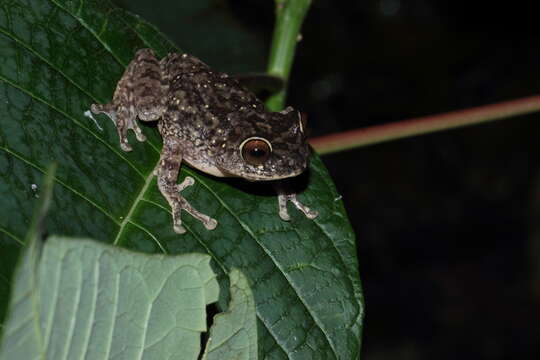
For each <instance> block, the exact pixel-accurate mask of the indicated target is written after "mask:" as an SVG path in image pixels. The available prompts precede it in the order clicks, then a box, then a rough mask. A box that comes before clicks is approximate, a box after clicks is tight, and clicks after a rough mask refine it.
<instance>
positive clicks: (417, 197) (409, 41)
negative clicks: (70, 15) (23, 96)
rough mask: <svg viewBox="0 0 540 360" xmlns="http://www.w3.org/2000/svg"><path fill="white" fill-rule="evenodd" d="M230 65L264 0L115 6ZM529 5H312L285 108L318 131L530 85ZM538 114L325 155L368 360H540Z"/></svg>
mask: <svg viewBox="0 0 540 360" xmlns="http://www.w3.org/2000/svg"><path fill="white" fill-rule="evenodd" d="M118 2H119V3H120V5H122V6H124V7H125V8H128V9H129V10H131V11H133V12H135V13H138V14H140V15H141V16H143V17H144V18H146V19H147V20H149V21H151V22H153V23H154V24H156V26H157V27H158V28H159V29H160V30H162V31H163V32H165V33H166V34H168V35H169V36H170V37H171V39H172V40H173V41H175V42H176V43H177V44H178V45H179V46H180V47H181V48H183V49H184V50H186V51H188V52H191V53H193V54H195V55H197V56H199V57H201V58H202V59H203V60H204V61H206V62H207V63H209V64H211V65H212V66H214V67H216V68H218V69H220V70H222V71H227V72H231V73H240V72H248V71H264V69H265V66H266V64H265V61H266V58H267V51H268V45H269V43H270V40H271V32H272V26H273V2H272V1H270V0H249V1H248V0H234V1H224V0H223V1H219V0H215V1H212V0H204V1H186V0H184V1H165V0H154V1H151V2H148V1H142V0H138V1H127V0H125V1H118ZM533 5H534V4H532V3H531V4H528V3H527V2H515V3H509V2H500V3H497V2H483V1H476V2H472V1H444V0H431V1H427V0H408V1H404V0H365V1H354V2H353V1H350V2H348V1H335V0H334V1H332V0H314V1H313V4H312V8H311V10H310V13H309V15H308V17H307V19H306V22H305V25H304V28H303V40H302V41H301V42H300V44H299V47H298V52H297V57H296V62H295V65H294V68H293V72H292V78H291V83H290V86H289V89H290V94H289V103H290V104H291V105H293V106H295V107H297V108H299V109H302V110H303V111H305V112H307V113H308V114H309V124H310V127H311V130H312V134H313V136H319V135H323V134H329V133H337V132H340V131H344V130H348V129H356V128H362V127H366V126H370V125H376V124H382V123H388V122H394V121H399V120H401V119H406V118H410V117H416V116H423V115H432V114H436V113H441V112H446V111H451V110H457V109H464V108H468V107H473V106H478V105H484V104H490V103H495V102H498V101H503V100H510V99H515V98H519V97H523V96H528V95H533V94H537V93H539V90H540V71H539V68H540V50H539V49H540V31H539V29H538V28H539V26H540V25H539V21H538V13H537V11H536V10H535V7H534V6H533ZM538 117H539V115H537V114H534V115H529V116H521V117H515V118H511V119H506V120H502V121H498V122H493V123H488V124H484V125H479V126H475V127H470V128H463V129H458V130H452V131H447V132H443V133H438V134H432V135H424V136H419V137H414V138H410V139H405V140H399V141H394V142H390V143H385V144H379V145H374V146H370V147H364V148H360V149H357V150H351V151H347V152H341V153H337V154H333V155H326V156H323V160H324V162H325V164H326V165H327V166H328V168H329V170H330V172H331V174H332V176H333V178H334V181H335V182H336V185H337V188H338V190H339V191H340V193H341V194H342V195H343V200H344V202H345V205H346V207H347V210H348V214H349V217H350V220H351V223H352V224H353V227H354V229H355V232H356V235H357V244H358V256H359V261H360V273H361V277H362V280H363V285H364V293H365V299H366V306H367V308H366V318H365V325H364V337H363V341H364V345H363V350H362V354H363V355H362V358H363V359H364V360H381V359H396V360H397V359H400V360H401V359H477V360H483V359H486V360H487V359H493V360H495V359H497V360H498V359H518V358H519V359H539V358H540V344H539V337H540V256H539V255H540V227H539V226H538V225H537V223H538V220H537V219H538V218H539V217H540V171H539V170H540V141H538V138H539V134H540V123H539V122H538V120H539V119H538Z"/></svg>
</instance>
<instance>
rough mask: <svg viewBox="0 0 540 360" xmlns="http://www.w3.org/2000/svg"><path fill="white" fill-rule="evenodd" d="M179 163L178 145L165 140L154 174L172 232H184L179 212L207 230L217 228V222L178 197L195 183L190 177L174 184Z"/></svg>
mask: <svg viewBox="0 0 540 360" xmlns="http://www.w3.org/2000/svg"><path fill="white" fill-rule="evenodd" d="M181 162H182V154H181V150H180V144H179V143H178V142H177V141H176V140H169V141H167V140H165V141H164V143H163V149H162V151H161V157H160V159H159V163H158V165H157V171H156V173H157V177H158V179H157V183H158V187H159V190H160V191H161V194H162V195H163V196H164V197H165V199H167V201H168V202H169V205H170V206H171V211H172V217H173V228H174V231H175V232H176V233H178V234H183V233H185V232H186V229H185V228H184V227H183V226H182V220H181V219H180V211H181V210H185V211H187V212H188V213H189V214H191V216H193V217H194V218H196V219H197V220H199V221H200V222H202V223H203V225H204V226H205V227H206V228H207V229H208V230H213V229H215V228H216V226H217V221H216V220H214V219H212V218H211V217H209V216H207V215H204V214H202V213H200V212H199V211H197V210H196V209H194V208H193V207H192V206H191V205H190V204H189V202H188V201H187V200H186V199H185V198H184V197H183V196H182V195H180V191H182V190H183V189H185V188H186V187H188V186H191V185H193V184H194V182H195V181H194V180H193V178H192V177H191V176H186V178H185V179H184V181H183V182H182V183H181V184H177V183H176V181H177V179H178V173H179V170H180V164H181Z"/></svg>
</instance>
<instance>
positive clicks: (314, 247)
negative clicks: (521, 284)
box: [0, 0, 363, 359]
mask: <svg viewBox="0 0 540 360" xmlns="http://www.w3.org/2000/svg"><path fill="white" fill-rule="evenodd" d="M216 36H218V32H216ZM144 47H152V48H154V49H155V50H156V52H157V53H158V54H159V55H160V56H163V55H165V54H166V53H167V52H169V51H178V49H177V48H176V47H175V46H174V45H173V44H172V43H171V42H170V41H168V40H167V39H166V38H165V37H163V36H162V35H161V34H160V33H159V32H158V31H157V30H156V29H155V28H154V27H153V26H152V25H149V24H148V23H146V22H144V21H142V20H141V19H140V18H138V17H137V16H134V15H132V14H130V13H126V12H124V11H122V10H120V9H118V8H115V7H114V6H112V5H111V4H110V3H109V2H108V1H104V0H88V1H69V0H54V1H46V0H37V1H35V0H26V1H23V0H0V113H2V114H3V117H2V118H1V119H0V264H1V265H0V271H1V272H0V295H2V294H4V295H5V294H6V292H7V289H8V286H9V284H8V282H7V281H8V280H7V279H9V278H10V276H11V273H12V271H13V264H14V259H15V258H16V256H17V253H18V252H19V250H20V248H21V245H22V243H23V240H22V239H23V237H24V233H25V231H26V229H27V228H28V224H29V221H30V217H31V214H32V208H33V205H34V203H35V201H36V199H37V197H38V196H39V195H40V191H41V189H40V188H39V186H37V185H36V184H39V182H40V178H41V177H42V174H43V172H44V169H45V168H46V167H47V166H48V164H49V163H51V162H52V161H56V162H58V164H59V167H58V172H57V174H56V177H55V182H56V184H57V186H56V188H55V193H54V196H53V199H52V208H51V212H50V215H49V216H48V218H47V229H48V231H49V232H50V233H57V234H62V235H66V236H76V237H91V238H96V239H100V240H101V241H104V242H108V243H112V244H114V245H118V246H121V247H126V248H130V249H136V250H139V251H144V252H149V253H163V254H179V253H185V252H204V253H207V254H209V255H210V256H211V257H212V258H213V260H214V261H213V264H214V265H215V267H216V270H217V271H218V273H219V274H221V275H223V274H225V273H228V272H229V271H230V269H232V268H233V267H236V268H239V269H241V270H242V272H243V273H244V274H246V276H248V278H249V282H250V284H251V286H252V289H253V292H254V296H255V303H256V306H257V317H258V332H259V336H260V339H262V340H261V341H260V343H259V353H260V354H262V355H264V356H266V357H268V358H269V359H284V358H291V359H305V358H309V359H338V358H339V359H351V358H356V357H357V356H358V353H359V349H360V333H361V318H362V316H363V307H362V298H361V296H362V295H361V289H360V280H359V277H358V264H357V259H356V248H355V244H354V235H353V233H352V230H351V227H350V224H349V223H348V220H347V217H346V214H345V212H344V209H343V204H342V202H341V201H340V200H339V195H338V194H337V193H336V190H335V187H334V185H333V183H332V181H331V180H330V178H329V175H328V173H327V171H326V169H325V168H324V166H323V165H322V163H321V161H320V159H319V158H318V157H317V156H316V155H314V156H313V157H312V162H311V166H310V171H309V174H305V175H304V176H302V177H300V179H298V181H299V183H305V186H306V189H305V191H304V192H303V193H302V194H301V195H300V199H301V200H302V201H303V202H304V203H306V204H307V205H309V206H310V207H311V208H314V209H316V210H318V211H319V213H320V215H319V217H318V218H317V219H315V220H314V221H312V220H308V219H306V218H305V217H304V216H303V215H302V214H300V213H298V211H296V209H293V208H290V209H289V210H290V213H291V215H292V219H291V222H284V221H282V220H281V219H280V218H279V216H278V215H277V199H276V197H275V196H274V195H273V193H272V191H271V189H269V188H268V186H267V185H265V184H247V183H246V182H243V181H239V180H238V181H237V180H221V179H217V178H212V177H210V176H206V175H204V174H201V173H200V172H197V171H195V170H192V169H189V168H188V167H186V166H184V167H183V168H182V171H181V175H180V181H181V180H182V179H183V178H184V177H185V176H186V175H188V174H189V175H190V176H193V177H194V178H195V180H196V184H195V186H192V187H190V188H188V189H186V190H185V191H184V192H183V194H184V195H185V196H186V198H188V199H189V201H190V202H191V203H192V204H193V206H194V207H195V208H197V209H199V210H201V211H203V212H204V213H206V214H208V215H210V216H212V217H213V218H215V219H217V220H218V221H219V225H218V227H217V229H216V230H214V231H207V230H206V229H204V227H203V226H202V225H201V224H200V223H198V222H197V221H196V220H194V219H193V218H191V217H190V216H189V215H187V214H184V215H183V221H184V225H185V226H186V228H187V230H188V233H187V234H184V235H177V234H175V233H174V232H173V231H172V225H171V215H170V209H169V206H168V204H167V202H166V201H165V200H164V199H163V197H162V196H161V194H160V193H159V191H158V189H157V186H156V182H155V177H154V176H153V175H152V170H153V168H154V167H155V165H156V162H157V160H158V158H159V151H160V148H161V139H160V137H159V134H158V133H157V131H156V128H155V126H154V125H153V124H142V127H143V131H144V132H145V134H146V135H147V137H148V141H147V142H145V143H138V142H137V141H136V140H135V138H134V137H133V136H132V135H130V138H129V139H130V143H131V144H132V145H133V148H134V151H133V152H131V153H125V152H122V150H121V149H120V147H119V144H118V138H117V135H116V130H115V129H114V126H113V124H112V123H111V122H110V121H109V120H108V119H107V118H106V117H104V116H96V117H95V119H92V118H90V117H88V116H87V115H85V114H88V112H87V111H88V110H89V108H90V104H92V103H96V102H99V103H106V102H108V101H110V99H111V97H112V93H113V90H114V87H115V85H116V82H117V81H118V79H119V78H120V76H121V74H122V72H123V69H124V67H125V66H126V65H127V64H128V63H129V61H130V60H131V58H132V56H133V54H134V52H135V51H136V50H137V49H140V48H144ZM187 50H189V49H187ZM5 299H6V297H5V296H3V297H2V298H1V299H0V305H2V302H3V304H4V305H3V306H0V315H1V314H2V313H3V312H4V311H5V301H6V300H5ZM0 318H1V316H0Z"/></svg>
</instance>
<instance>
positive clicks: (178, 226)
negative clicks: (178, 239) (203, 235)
mask: <svg viewBox="0 0 540 360" xmlns="http://www.w3.org/2000/svg"><path fill="white" fill-rule="evenodd" d="M173 230H174V232H175V233H177V234H185V232H186V228H185V227H183V226H182V222H179V224H176V223H175V224H174V225H173Z"/></svg>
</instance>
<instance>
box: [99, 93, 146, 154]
mask: <svg viewBox="0 0 540 360" xmlns="http://www.w3.org/2000/svg"><path fill="white" fill-rule="evenodd" d="M90 110H92V112H93V113H94V114H100V113H103V114H105V115H107V116H108V117H109V118H110V119H111V120H112V121H113V123H114V125H115V126H116V130H117V131H118V137H119V139H120V147H121V148H122V150H124V151H131V150H132V148H131V145H129V142H128V139H127V132H128V130H129V129H131V130H133V131H134V132H135V136H136V137H137V140H139V141H141V142H142V141H145V140H146V136H144V134H143V133H142V130H141V128H140V127H139V125H138V124H137V121H136V118H137V115H136V114H135V113H134V112H133V111H131V112H130V111H129V109H127V108H126V107H125V106H119V107H117V106H115V105H114V104H113V103H109V104H104V105H102V104H92V106H91V107H90Z"/></svg>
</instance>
